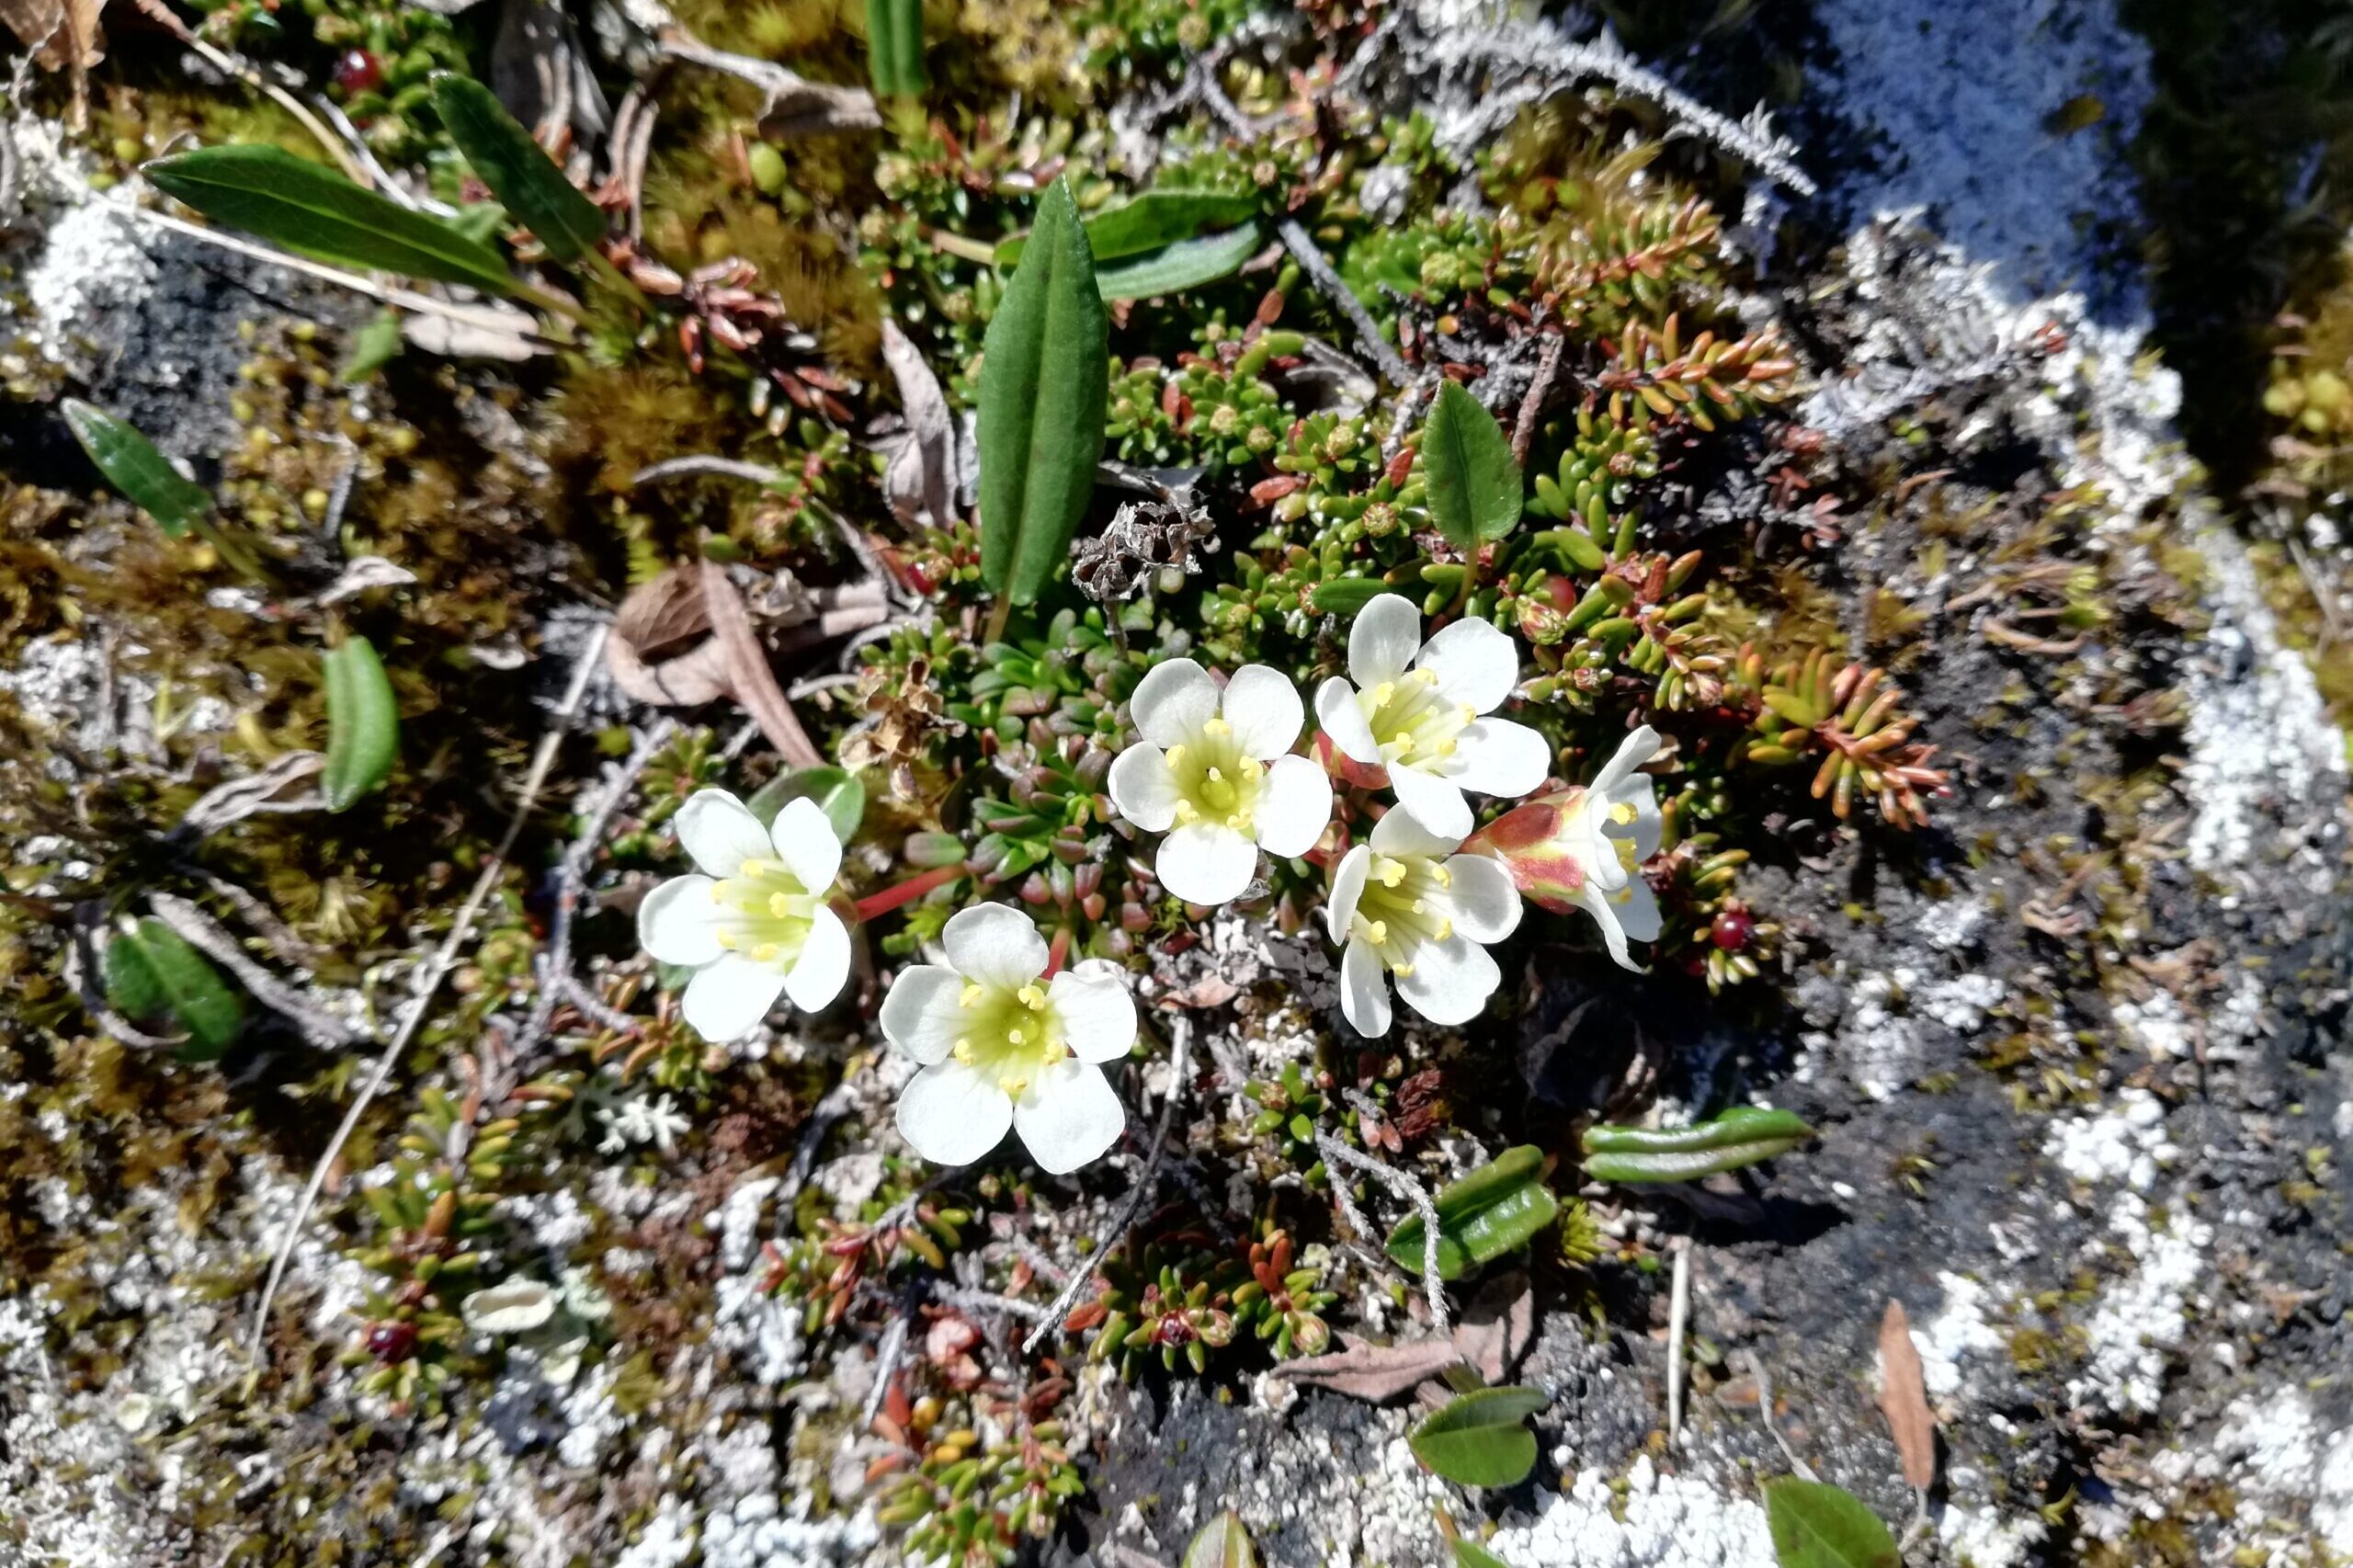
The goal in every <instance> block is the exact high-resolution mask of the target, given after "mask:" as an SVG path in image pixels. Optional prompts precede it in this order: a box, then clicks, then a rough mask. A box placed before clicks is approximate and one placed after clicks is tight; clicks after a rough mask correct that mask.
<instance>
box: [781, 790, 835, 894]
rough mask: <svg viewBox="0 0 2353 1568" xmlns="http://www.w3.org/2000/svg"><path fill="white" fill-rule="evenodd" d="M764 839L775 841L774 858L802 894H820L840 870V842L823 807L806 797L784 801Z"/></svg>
mask: <svg viewBox="0 0 2353 1568" xmlns="http://www.w3.org/2000/svg"><path fill="white" fill-rule="evenodd" d="M768 837H769V838H770V839H771V840H773V841H774V842H775V845H776V858H778V859H779V860H781V861H783V862H784V863H785V865H786V866H787V867H788V868H790V870H791V872H792V874H793V876H794V878H795V879H796V880H798V881H800V883H801V888H802V889H803V890H804V891H806V892H813V893H822V892H824V891H825V890H826V889H827V888H829V887H832V886H833V885H834V878H835V876H836V875H838V874H839V873H840V871H841V869H842V841H841V840H840V839H838V838H836V837H835V836H834V822H833V819H832V818H831V817H829V816H827V815H826V814H825V808H824V807H823V806H821V805H819V804H818V803H817V802H816V801H813V800H811V799H810V798H809V797H808V796H806V795H802V796H801V797H800V798H798V799H797V800H790V801H786V802H785V803H784V810H782V811H780V812H777V814H776V824H775V825H774V826H773V827H771V828H770V829H769V830H768Z"/></svg>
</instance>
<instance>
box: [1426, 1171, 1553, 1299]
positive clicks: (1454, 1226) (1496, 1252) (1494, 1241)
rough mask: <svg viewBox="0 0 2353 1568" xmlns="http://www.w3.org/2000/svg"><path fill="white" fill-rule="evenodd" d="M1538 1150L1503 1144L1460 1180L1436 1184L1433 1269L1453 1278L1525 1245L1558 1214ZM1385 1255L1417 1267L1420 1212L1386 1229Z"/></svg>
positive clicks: (1443, 1276)
mask: <svg viewBox="0 0 2353 1568" xmlns="http://www.w3.org/2000/svg"><path fill="white" fill-rule="evenodd" d="M1543 1174H1544V1151H1543V1150H1541V1149H1539V1148H1537V1147H1536V1146H1535V1145H1534V1144H1532V1143H1523V1144H1521V1145H1519V1146H1518V1148H1513V1149H1506V1150H1505V1151H1504V1152H1503V1153H1501V1154H1498V1155H1496V1156H1495V1159H1494V1160H1492V1161H1490V1162H1489V1163H1487V1164H1486V1165H1482V1166H1480V1167H1479V1168H1478V1169H1477V1170H1475V1171H1472V1173H1471V1174H1470V1175H1469V1176H1464V1177H1463V1178H1462V1179H1461V1180H1460V1181H1456V1182H1449V1184H1448V1185H1447V1186H1445V1187H1441V1188H1439V1189H1438V1197H1437V1199H1436V1200H1435V1202H1436V1207H1437V1209H1438V1275H1439V1277H1440V1278H1446V1279H1454V1278H1460V1277H1461V1275H1462V1274H1463V1272H1464V1271H1465V1270H1467V1269H1469V1268H1472V1267H1475V1266H1477V1265H1480V1264H1484V1263H1487V1262H1489V1261H1491V1260H1492V1259H1495V1258H1497V1257H1500V1256H1503V1255H1504V1254H1506V1253H1507V1252H1511V1251H1514V1250H1516V1249H1518V1248H1519V1247H1522V1246H1525V1245H1527V1244H1528V1243H1529V1241H1531V1240H1532V1239H1534V1237H1535V1236H1536V1234H1537V1233H1539V1232H1540V1231H1541V1230H1543V1229H1544V1227H1545V1226H1547V1225H1549V1224H1551V1223H1552V1221H1553V1219H1554V1218H1555V1217H1556V1216H1557V1215H1558V1214H1559V1213H1560V1211H1561V1206H1560V1203H1559V1201H1558V1200H1557V1199H1554V1198H1553V1196H1552V1189H1551V1188H1550V1187H1546V1186H1545V1185H1544V1181H1543ZM1388 1252H1389V1256H1391V1257H1392V1258H1394V1259H1395V1260H1396V1262H1397V1266H1398V1267H1401V1268H1405V1269H1410V1270H1413V1271H1414V1272H1415V1273H1419V1272H1420V1271H1421V1267H1422V1254H1423V1246H1422V1217H1421V1216H1420V1215H1418V1214H1415V1215H1413V1216H1411V1217H1410V1218H1408V1219H1407V1220H1406V1221H1404V1223H1403V1224H1401V1225H1399V1226H1398V1227H1397V1228H1396V1229H1395V1230H1394V1231H1392V1232H1391V1233H1389V1246H1388Z"/></svg>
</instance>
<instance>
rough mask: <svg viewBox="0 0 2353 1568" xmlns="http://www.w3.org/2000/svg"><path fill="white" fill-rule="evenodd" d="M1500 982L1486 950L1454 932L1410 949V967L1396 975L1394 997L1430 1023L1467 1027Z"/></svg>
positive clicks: (1498, 974) (1499, 971)
mask: <svg viewBox="0 0 2353 1568" xmlns="http://www.w3.org/2000/svg"><path fill="white" fill-rule="evenodd" d="M1503 979H1504V975H1503V971H1502V970H1500V969H1497V968H1496V967H1495V960H1494V959H1493V958H1491V957H1489V956H1488V953H1487V949H1484V948H1483V947H1481V946H1480V945H1479V944H1478V943H1476V942H1474V941H1472V939H1471V938H1470V937H1468V936H1466V935H1464V934H1463V933H1462V932H1461V931H1457V932H1455V933H1454V935H1452V936H1450V937H1447V938H1446V940H1444V941H1442V942H1424V943H1422V944H1421V945H1420V946H1419V947H1417V948H1415V949H1414V961H1413V967H1412V968H1411V969H1410V970H1409V971H1400V972H1399V973H1398V975H1397V994H1398V995H1400V996H1403V997H1404V999H1405V1001H1406V1002H1407V1004H1408V1005H1410V1006H1412V1007H1413V1009H1414V1011H1415V1012H1416V1013H1419V1014H1420V1015H1421V1016H1422V1017H1426V1018H1427V1019H1428V1020H1429V1021H1430V1022H1432V1023H1434V1024H1467V1023H1469V1022H1470V1021H1471V1020H1472V1019H1473V1018H1475V1017H1478V1016H1479V1013H1480V1010H1481V1009H1482V1008H1483V1007H1485V1006H1486V1005H1487V998H1488V997H1490V996H1492V995H1494V994H1495V987H1496V986H1498V985H1500V984H1502V983H1503Z"/></svg>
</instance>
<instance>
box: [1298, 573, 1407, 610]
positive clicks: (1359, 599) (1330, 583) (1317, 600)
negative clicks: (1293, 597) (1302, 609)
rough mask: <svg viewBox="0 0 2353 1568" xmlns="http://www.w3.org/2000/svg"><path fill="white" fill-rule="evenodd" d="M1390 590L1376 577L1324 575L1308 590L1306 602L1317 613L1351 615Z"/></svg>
mask: <svg viewBox="0 0 2353 1568" xmlns="http://www.w3.org/2000/svg"><path fill="white" fill-rule="evenodd" d="M1391 591H1392V590H1391V588H1390V586H1389V585H1388V584H1386V583H1384V582H1382V581H1381V579H1380V578H1378V577H1326V578H1324V580H1323V581H1322V582H1320V583H1318V584H1316V585H1315V586H1314V587H1313V588H1312V589H1310V590H1309V591H1308V602H1309V603H1310V604H1312V605H1313V606H1314V608H1315V613H1316V614H1318V615H1347V616H1353V615H1355V614H1356V613H1357V612H1358V610H1360V609H1362V608H1364V607H1365V606H1367V605H1369V604H1370V603H1371V602H1372V601H1373V600H1375V599H1377V598H1379V597H1381V595H1383V594H1386V593H1389V592H1391Z"/></svg>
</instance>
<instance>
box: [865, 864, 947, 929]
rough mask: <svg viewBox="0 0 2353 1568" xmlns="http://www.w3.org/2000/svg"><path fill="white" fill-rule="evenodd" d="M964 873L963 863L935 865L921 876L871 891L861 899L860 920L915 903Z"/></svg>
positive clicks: (886, 913) (869, 918) (870, 918)
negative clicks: (877, 890)
mask: <svg viewBox="0 0 2353 1568" xmlns="http://www.w3.org/2000/svg"><path fill="white" fill-rule="evenodd" d="M963 875H964V868H963V867H962V866H961V864H959V865H954V866H935V867H933V868H932V869H930V870H928V871H926V872H924V873H923V874H922V875H920V876H915V877H909V878H908V879H907V880H906V881H904V882H894V883H892V885H891V886H889V887H887V888H884V889H883V890H882V891H881V892H878V893H870V894H869V895H868V896H866V897H865V898H862V899H859V900H858V918H859V919H860V920H872V919H874V918H875V917H876V916H877V915H888V914H890V913H891V911H892V910H894V909H896V908H898V907H899V905H901V904H903V903H914V902H915V900H917V899H919V898H921V897H923V895H924V894H926V893H927V892H931V891H932V890H933V889H934V888H944V887H946V886H947V885H948V884H949V883H950V882H952V881H956V880H958V879H959V878H961V877H962V876H963Z"/></svg>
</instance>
